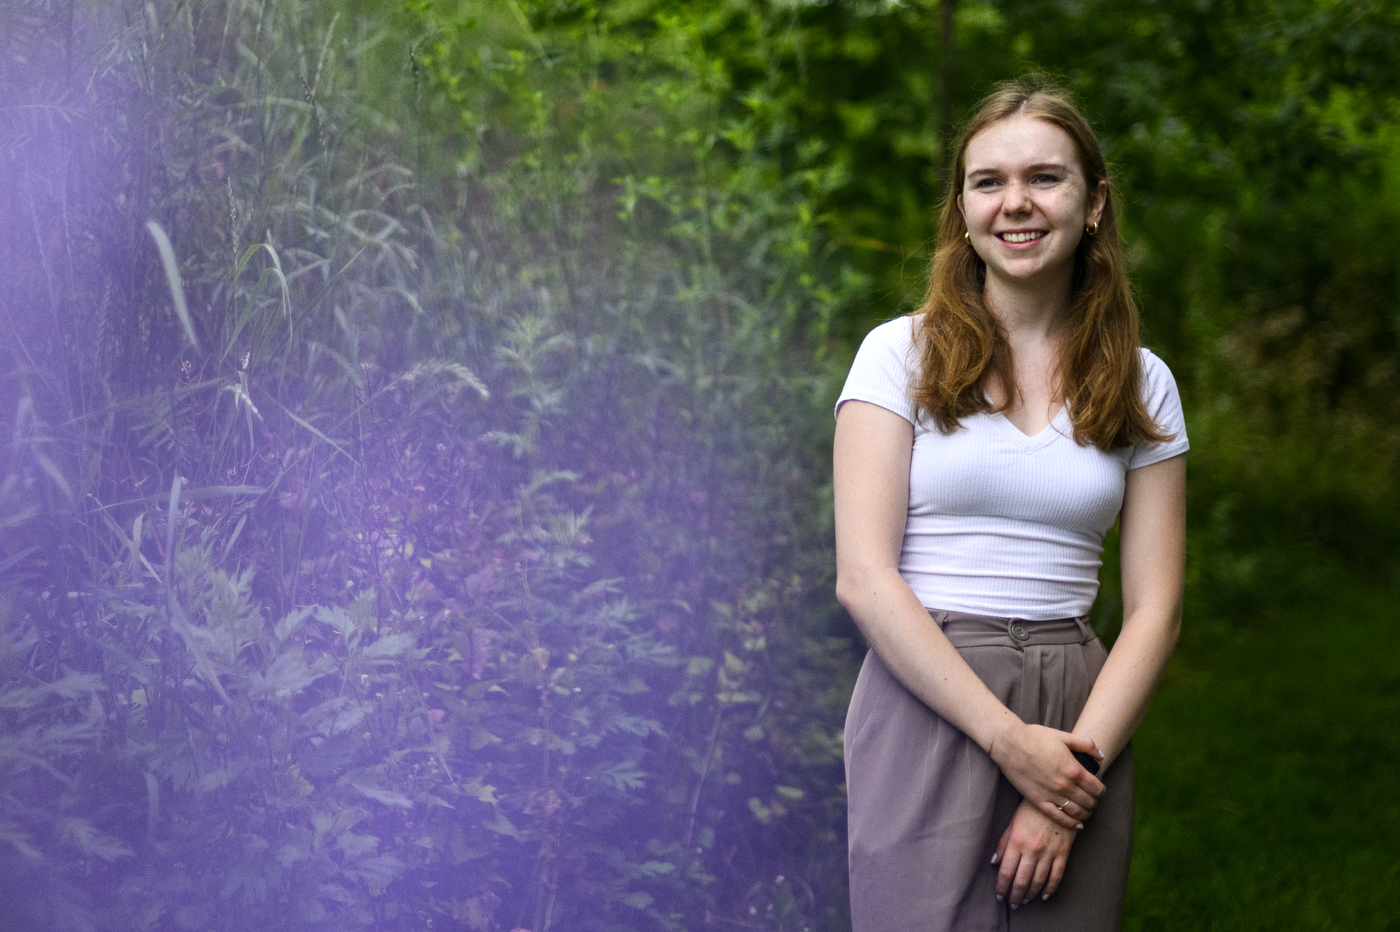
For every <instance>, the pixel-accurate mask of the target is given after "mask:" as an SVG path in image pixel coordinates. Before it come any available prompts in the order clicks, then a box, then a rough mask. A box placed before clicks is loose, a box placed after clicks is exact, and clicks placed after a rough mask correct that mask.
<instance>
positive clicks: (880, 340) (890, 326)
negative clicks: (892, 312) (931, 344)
mask: <svg viewBox="0 0 1400 932" xmlns="http://www.w3.org/2000/svg"><path fill="white" fill-rule="evenodd" d="M917 319H918V318H917V315H915V314H905V315H904V316H903V317H896V318H894V319H893V320H887V321H885V322H884V323H882V324H877V325H876V326H875V327H873V328H872V329H871V331H870V332H869V333H867V334H866V335H865V339H864V340H862V341H861V349H864V348H865V347H866V346H870V347H871V348H880V349H893V350H897V351H901V352H907V351H908V350H910V349H911V348H912V347H913V346H914V330H915V323H916V322H917Z"/></svg>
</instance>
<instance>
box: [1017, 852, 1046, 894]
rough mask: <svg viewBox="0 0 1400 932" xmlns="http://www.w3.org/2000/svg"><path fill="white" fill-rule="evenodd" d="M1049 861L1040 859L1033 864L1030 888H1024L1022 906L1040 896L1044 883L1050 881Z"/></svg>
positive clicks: (1044, 858) (1043, 858)
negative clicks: (1024, 894) (1033, 871)
mask: <svg viewBox="0 0 1400 932" xmlns="http://www.w3.org/2000/svg"><path fill="white" fill-rule="evenodd" d="M1050 865H1051V859H1050V858H1048V857H1044V856H1042V857H1040V858H1039V859H1038V860H1037V861H1036V864H1035V873H1033V874H1032V875H1031V883H1030V886H1028V887H1026V898H1025V899H1024V900H1022V905H1025V904H1026V903H1029V902H1030V901H1031V900H1033V899H1035V898H1036V897H1038V896H1040V891H1041V890H1042V889H1044V888H1045V881H1047V880H1049V879H1050Z"/></svg>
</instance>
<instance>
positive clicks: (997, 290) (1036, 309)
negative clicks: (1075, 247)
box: [983, 276, 1070, 350]
mask: <svg viewBox="0 0 1400 932" xmlns="http://www.w3.org/2000/svg"><path fill="white" fill-rule="evenodd" d="M983 297H984V299H985V300H986V302H987V309H988V310H989V311H991V312H992V316H994V317H995V318H996V319H997V322H998V323H999V324H1001V326H1002V329H1003V330H1004V331H1005V332H1006V338H1007V340H1008V341H1009V342H1010V343H1011V346H1012V348H1013V350H1014V349H1015V347H1017V346H1018V345H1021V344H1025V343H1040V342H1043V341H1047V340H1054V339H1055V338H1056V337H1057V336H1058V335H1059V333H1060V328H1061V327H1062V325H1063V324H1064V321H1065V318H1066V316H1067V312H1068V310H1069V297H1070V280H1069V276H1065V277H1064V281H1063V282H1056V283H1055V284H1053V285H1050V286H1049V287H1047V283H1046V282H1043V281H1034V282H1030V281H1026V282H1022V281H1005V280H1003V279H999V278H993V277H990V276H989V277H988V279H987V284H986V287H985V289H984V290H983Z"/></svg>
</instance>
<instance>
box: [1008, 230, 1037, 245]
mask: <svg viewBox="0 0 1400 932" xmlns="http://www.w3.org/2000/svg"><path fill="white" fill-rule="evenodd" d="M1044 235H1045V234H1044V233H1042V232H1039V231H1036V232H1034V233H1002V234H1000V236H1001V238H1002V239H1004V240H1005V241H1006V242H1008V243H1029V242H1030V241H1031V240H1033V239H1040V238H1041V237H1042V236H1044Z"/></svg>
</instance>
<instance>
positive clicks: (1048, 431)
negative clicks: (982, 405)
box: [990, 404, 1070, 453]
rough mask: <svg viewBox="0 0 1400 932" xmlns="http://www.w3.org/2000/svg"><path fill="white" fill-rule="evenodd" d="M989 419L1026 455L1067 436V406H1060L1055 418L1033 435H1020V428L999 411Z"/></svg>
mask: <svg viewBox="0 0 1400 932" xmlns="http://www.w3.org/2000/svg"><path fill="white" fill-rule="evenodd" d="M990 416H991V419H992V420H993V421H995V422H996V423H998V424H1000V425H1001V428H1002V432H1003V433H1005V434H1006V435H1007V436H1008V437H1009V438H1010V439H1011V440H1012V441H1013V442H1014V443H1015V444H1016V445H1017V446H1018V447H1020V448H1021V449H1022V450H1024V451H1025V452H1027V453H1034V452H1035V451H1037V450H1039V449H1041V448H1042V447H1045V446H1048V445H1049V444H1052V443H1054V442H1055V439H1056V438H1057V437H1059V436H1061V435H1063V434H1067V433H1068V431H1067V428H1068V422H1069V419H1070V418H1069V405H1068V404H1062V405H1060V410H1059V411H1057V412H1055V416H1054V417H1052V418H1051V419H1050V423H1049V424H1046V425H1045V426H1044V427H1042V428H1041V429H1040V431H1039V432H1038V433H1035V434H1025V433H1022V431H1021V428H1019V427H1017V426H1016V425H1015V424H1013V423H1011V420H1010V419H1009V418H1008V417H1007V416H1006V415H1004V414H1002V413H1001V412H1000V411H997V412H994V413H993V414H991V415H990Z"/></svg>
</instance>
